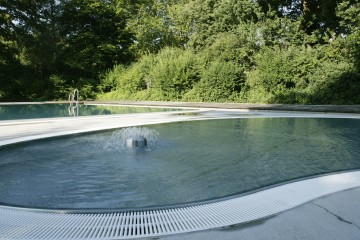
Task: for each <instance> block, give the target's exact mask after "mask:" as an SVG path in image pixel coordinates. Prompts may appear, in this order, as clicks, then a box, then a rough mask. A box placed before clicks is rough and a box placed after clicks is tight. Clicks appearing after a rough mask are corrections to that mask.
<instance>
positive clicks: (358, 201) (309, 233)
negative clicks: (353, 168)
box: [0, 102, 360, 240]
mask: <svg viewBox="0 0 360 240" xmlns="http://www.w3.org/2000/svg"><path fill="white" fill-rule="evenodd" d="M91 103H93V102H91ZM96 103H99V102H96ZM101 103H104V102H101ZM108 103H109V102H107V103H105V104H108ZM116 104H122V105H124V104H125V105H141V106H143V105H149V104H154V103H149V102H135V103H134V102H116ZM166 104H168V105H167V106H169V107H189V108H197V107H196V106H195V105H190V104H179V103H166ZM159 105H160V106H164V105H161V104H159ZM159 105H157V106H159ZM151 106H154V105H151ZM217 107H224V105H222V104H220V105H219V104H203V105H201V104H199V108H200V109H187V110H186V109H184V111H182V112H181V111H180V112H179V111H178V112H161V113H141V114H123V115H110V116H92V117H75V118H73V117H70V118H61V119H59V118H56V119H36V120H13V121H0V133H1V134H0V146H1V145H6V144H11V143H14V142H19V141H27V140H33V139H38V138H45V137H51V136H60V135H64V134H74V133H83V132H88V131H97V130H103V129H112V128H119V127H127V126H137V125H147V124H156V123H165V122H175V121H192V120H201V119H218V118H229V117H230V118H231V117H235V118H241V117H244V118H245V117H246V118H248V117H253V118H257V117H319V118H321V117H324V118H326V117H335V118H336V117H344V118H355V119H360V114H359V113H360V106H359V105H357V106H355V105H354V106H348V107H338V106H335V107H333V109H332V110H331V106H327V107H326V108H325V107H323V106H320V107H315V108H314V107H313V106H312V107H308V109H307V110H306V111H310V112H303V111H305V110H304V109H303V108H304V107H307V106H301V107H299V108H297V109H294V108H293V109H288V108H289V106H286V109H284V106H278V105H276V106H272V107H270V106H265V107H266V109H267V111H265V112H263V111H260V110H262V109H261V108H264V106H262V105H261V106H257V107H256V106H255V105H242V106H241V107H240V106H239V105H236V106H235V105H233V104H230V105H228V107H226V108H225V109H217ZM301 109H302V110H301ZM284 110H287V111H284ZM294 111H295V112H294ZM313 111H315V112H313ZM339 112H340V113H339ZM341 112H342V113H341ZM199 113H201V114H199ZM198 114H199V115H198ZM0 218H1V216H0ZM0 239H1V237H0ZM160 239H169V240H172V239H350V240H352V239H360V188H353V189H350V190H346V191H341V192H337V193H333V194H331V195H327V196H325V197H322V198H318V199H315V200H311V201H310V202H308V203H305V204H303V205H301V206H298V207H295V208H292V209H290V210H287V211H285V212H281V213H278V214H276V215H274V216H272V217H269V218H265V219H262V220H258V221H254V222H252V223H248V224H241V225H238V226H232V227H228V228H223V229H214V230H205V231H199V232H193V233H184V234H178V235H169V236H162V237H160Z"/></svg>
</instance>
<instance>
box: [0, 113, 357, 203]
mask: <svg viewBox="0 0 360 240" xmlns="http://www.w3.org/2000/svg"><path fill="white" fill-rule="evenodd" d="M147 130H148V134H150V133H151V134H152V135H151V136H152V137H153V139H150V137H149V136H148V137H149V141H150V142H149V145H148V147H149V148H148V149H147V150H146V149H138V150H134V149H132V150H126V151H124V150H121V149H123V148H122V147H123V145H121V144H119V141H120V142H121V141H122V139H123V138H124V135H126V134H128V133H126V131H129V130H124V129H123V130H117V131H112V132H111V131H109V132H102V133H96V134H86V135H77V136H72V137H61V138H53V139H46V140H40V141H33V142H29V143H23V144H17V145H13V146H8V147H2V148H0V192H1V195H0V202H4V203H8V204H17V205H28V206H34V207H47V208H134V207H135V208H136V207H148V206H155V205H169V204H179V203H184V202H192V201H200V200H206V199H212V198H219V197H224V196H229V195H233V194H237V193H243V192H246V191H250V190H254V189H258V188H261V187H265V186H269V185H272V184H276V183H281V182H284V181H287V180H292V179H298V178H302V177H306V176H312V175H317V174H322V173H329V172H335V171H341V170H349V169H359V168H360V152H359V151H360V121H359V120H354V119H288V118H287V119H285V118H278V119H266V118H265V119H230V120H209V121H195V122H184V123H170V124H160V125H154V126H148V127H147ZM140 132H141V131H140Z"/></svg>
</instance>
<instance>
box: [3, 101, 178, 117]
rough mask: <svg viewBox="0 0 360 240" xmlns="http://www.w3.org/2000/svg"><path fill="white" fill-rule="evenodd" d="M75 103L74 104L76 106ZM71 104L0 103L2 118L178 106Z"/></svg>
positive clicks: (126, 111) (129, 110) (87, 114)
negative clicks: (71, 105)
mask: <svg viewBox="0 0 360 240" xmlns="http://www.w3.org/2000/svg"><path fill="white" fill-rule="evenodd" d="M74 106H75V105H73V107H74ZM69 107H70V105H69V104H65V103H64V104H56V103H52V104H3V105H0V121H1V120H18V119H36V118H55V117H73V116H93V115H110V114H129V113H146V112H164V111H177V110H180V109H177V108H154V107H131V106H116V105H113V106H110V105H84V104H79V105H78V109H76V108H75V109H71V108H70V109H69Z"/></svg>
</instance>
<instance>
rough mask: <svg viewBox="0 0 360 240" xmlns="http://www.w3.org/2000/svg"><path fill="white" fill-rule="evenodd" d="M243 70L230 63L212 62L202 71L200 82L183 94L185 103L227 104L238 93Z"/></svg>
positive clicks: (242, 80)
mask: <svg viewBox="0 0 360 240" xmlns="http://www.w3.org/2000/svg"><path fill="white" fill-rule="evenodd" d="M243 83H244V76H243V69H242V68H241V67H240V66H239V65H236V64H234V63H232V62H224V61H214V62H211V63H210V64H209V66H208V67H207V68H205V69H203V71H202V73H201V80H200V81H199V83H197V84H196V85H195V86H194V88H193V89H192V90H191V91H190V92H188V93H187V94H185V96H184V99H183V100H185V101H202V102H204V101H205V102H213V101H217V102H228V101H232V100H234V99H235V98H236V97H237V95H238V94H239V93H240V91H241V88H242V86H243Z"/></svg>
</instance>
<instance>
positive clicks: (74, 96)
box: [68, 89, 79, 117]
mask: <svg viewBox="0 0 360 240" xmlns="http://www.w3.org/2000/svg"><path fill="white" fill-rule="evenodd" d="M68 100H69V104H70V105H69V108H68V111H69V115H70V116H74V117H75V116H79V90H77V89H75V90H74V92H70V94H69V98H68ZM74 104H75V106H74ZM75 110H76V111H75Z"/></svg>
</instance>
